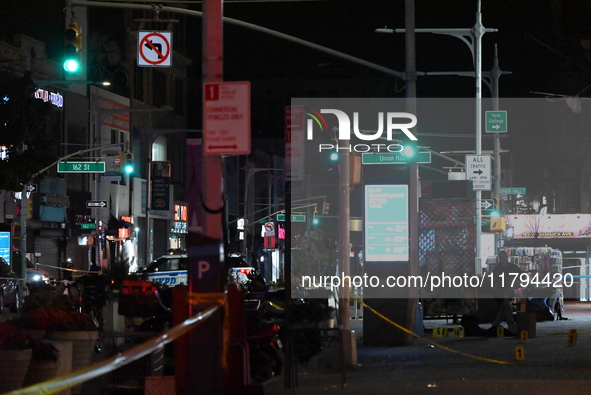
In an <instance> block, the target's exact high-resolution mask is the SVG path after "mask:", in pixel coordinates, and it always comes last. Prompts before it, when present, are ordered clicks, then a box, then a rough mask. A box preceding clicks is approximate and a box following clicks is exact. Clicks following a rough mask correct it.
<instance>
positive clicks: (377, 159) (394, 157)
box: [361, 152, 431, 165]
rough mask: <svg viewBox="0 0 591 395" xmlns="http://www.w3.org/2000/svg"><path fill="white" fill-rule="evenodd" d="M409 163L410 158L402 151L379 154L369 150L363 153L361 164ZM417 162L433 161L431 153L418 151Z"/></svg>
mask: <svg viewBox="0 0 591 395" xmlns="http://www.w3.org/2000/svg"><path fill="white" fill-rule="evenodd" d="M407 163H408V158H407V157H406V156H404V155H402V154H400V153H394V152H386V153H383V154H379V153H375V152H369V153H365V154H361V164H363V165H405V164H407ZM416 163H431V153H430V152H419V153H417V158H416Z"/></svg>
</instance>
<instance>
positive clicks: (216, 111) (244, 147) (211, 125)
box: [203, 81, 250, 155]
mask: <svg viewBox="0 0 591 395" xmlns="http://www.w3.org/2000/svg"><path fill="white" fill-rule="evenodd" d="M203 96H204V97H203V145H204V152H205V153H206V154H209V155H232V154H235V155H236V154H237V155H248V154H250V82H248V81H245V82H212V83H207V84H204V86H203Z"/></svg>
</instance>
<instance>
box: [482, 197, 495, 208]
mask: <svg viewBox="0 0 591 395" xmlns="http://www.w3.org/2000/svg"><path fill="white" fill-rule="evenodd" d="M494 207H495V200H494V199H482V200H481V201H480V208H481V209H482V210H488V209H491V208H492V209H494Z"/></svg>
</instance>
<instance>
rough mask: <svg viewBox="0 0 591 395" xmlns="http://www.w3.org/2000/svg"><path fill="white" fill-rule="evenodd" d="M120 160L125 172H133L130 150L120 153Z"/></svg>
mask: <svg viewBox="0 0 591 395" xmlns="http://www.w3.org/2000/svg"><path fill="white" fill-rule="evenodd" d="M121 162H122V166H123V172H124V173H125V174H131V173H133V170H134V169H133V154H132V153H131V152H124V153H122V154H121Z"/></svg>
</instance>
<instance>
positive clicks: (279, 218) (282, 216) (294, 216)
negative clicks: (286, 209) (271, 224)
mask: <svg viewBox="0 0 591 395" xmlns="http://www.w3.org/2000/svg"><path fill="white" fill-rule="evenodd" d="M289 218H290V219H291V222H306V216H305V215H298V214H292V215H290V216H289ZM277 221H279V222H282V221H285V214H277Z"/></svg>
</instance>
